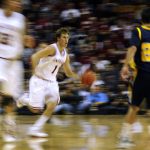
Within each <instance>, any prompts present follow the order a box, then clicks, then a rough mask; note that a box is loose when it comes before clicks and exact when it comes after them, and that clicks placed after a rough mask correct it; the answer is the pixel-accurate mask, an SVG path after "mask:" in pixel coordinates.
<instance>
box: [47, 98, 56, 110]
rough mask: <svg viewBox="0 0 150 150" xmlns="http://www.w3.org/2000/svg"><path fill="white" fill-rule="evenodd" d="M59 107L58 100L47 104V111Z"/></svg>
mask: <svg viewBox="0 0 150 150" xmlns="http://www.w3.org/2000/svg"><path fill="white" fill-rule="evenodd" d="M56 105H57V100H50V101H48V102H47V109H54V108H55V107H56Z"/></svg>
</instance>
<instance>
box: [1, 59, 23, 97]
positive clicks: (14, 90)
mask: <svg viewBox="0 0 150 150" xmlns="http://www.w3.org/2000/svg"><path fill="white" fill-rule="evenodd" d="M23 74H24V72H23V64H22V62H21V61H19V60H13V61H12V60H7V59H3V58H0V82H1V89H0V91H1V92H2V93H6V94H7V95H11V96H13V97H14V98H18V97H19V96H20V95H21V94H22V93H23V79H24V78H23Z"/></svg>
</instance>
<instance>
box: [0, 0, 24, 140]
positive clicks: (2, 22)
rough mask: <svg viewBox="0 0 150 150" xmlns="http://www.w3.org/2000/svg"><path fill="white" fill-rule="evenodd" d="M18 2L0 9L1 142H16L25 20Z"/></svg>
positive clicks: (6, 0) (14, 0)
mask: <svg viewBox="0 0 150 150" xmlns="http://www.w3.org/2000/svg"><path fill="white" fill-rule="evenodd" d="M20 4H21V3H20V0H4V1H3V7H2V9H0V86H1V88H0V93H1V96H2V98H3V100H2V105H3V109H4V113H5V115H4V122H3V123H4V128H5V129H4V131H5V132H4V134H3V139H4V140H5V141H8V142H9V141H10V142H11V141H14V140H16V138H15V136H14V131H15V128H16V126H15V120H14V115H13V114H14V108H15V107H14V99H17V98H18V96H19V95H20V94H21V92H22V89H23V86H22V83H23V82H22V81H23V65H22V62H21V61H20V60H21V56H22V53H23V49H24V46H23V38H24V30H25V18H24V16H23V15H22V14H20V13H18V12H16V11H20V8H21V7H20V6H21V5H20Z"/></svg>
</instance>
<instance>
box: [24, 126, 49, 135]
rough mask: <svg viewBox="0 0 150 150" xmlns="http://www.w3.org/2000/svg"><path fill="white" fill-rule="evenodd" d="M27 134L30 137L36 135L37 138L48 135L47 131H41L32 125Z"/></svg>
mask: <svg viewBox="0 0 150 150" xmlns="http://www.w3.org/2000/svg"><path fill="white" fill-rule="evenodd" d="M27 135H28V136H31V137H38V138H46V137H48V134H47V133H45V132H42V131H41V130H39V129H38V130H37V129H34V128H33V127H32V128H30V129H29V131H28V133H27Z"/></svg>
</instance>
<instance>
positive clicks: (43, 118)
mask: <svg viewBox="0 0 150 150" xmlns="http://www.w3.org/2000/svg"><path fill="white" fill-rule="evenodd" d="M48 119H49V117H47V116H45V115H41V116H40V118H39V119H38V120H37V121H36V122H35V123H34V125H33V126H32V128H34V129H35V130H40V129H41V128H42V127H43V126H44V124H45V123H46V122H47V121H48Z"/></svg>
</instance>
